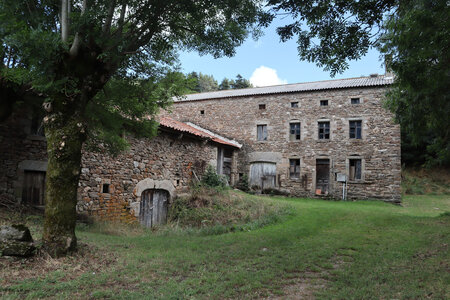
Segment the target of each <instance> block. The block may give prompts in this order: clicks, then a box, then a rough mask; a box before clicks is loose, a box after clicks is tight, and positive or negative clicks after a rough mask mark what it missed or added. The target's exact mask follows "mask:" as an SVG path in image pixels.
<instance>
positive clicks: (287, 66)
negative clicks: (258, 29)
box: [180, 20, 384, 86]
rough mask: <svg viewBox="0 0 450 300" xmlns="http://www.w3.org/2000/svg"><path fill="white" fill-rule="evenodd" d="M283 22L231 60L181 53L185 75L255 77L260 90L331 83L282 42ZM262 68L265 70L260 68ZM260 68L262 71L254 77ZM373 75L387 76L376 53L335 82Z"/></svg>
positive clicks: (248, 42)
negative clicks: (194, 72) (283, 84)
mask: <svg viewBox="0 0 450 300" xmlns="http://www.w3.org/2000/svg"><path fill="white" fill-rule="evenodd" d="M281 22H282V21H280V20H278V21H275V22H274V23H273V24H272V25H271V26H270V27H269V28H266V29H265V30H264V32H265V35H264V36H262V37H260V38H259V39H258V40H257V41H254V40H253V39H252V38H251V37H249V38H248V39H247V40H246V41H245V43H244V44H243V45H242V46H240V47H239V48H237V50H236V55H235V56H233V57H231V58H228V57H224V58H219V59H214V58H213V57H212V56H211V55H205V56H199V55H198V54H197V53H196V52H183V53H181V55H180V61H181V67H182V72H184V73H189V72H192V71H196V72H201V73H203V74H208V75H213V76H214V78H215V79H216V80H217V81H218V82H219V83H220V81H222V79H223V78H224V77H227V78H230V79H233V78H235V77H236V75H237V74H241V75H242V76H243V77H244V78H247V79H250V78H252V75H254V77H253V81H254V82H258V83H259V84H258V85H261V86H262V85H271V84H282V83H297V82H306V81H318V80H327V79H332V78H331V77H330V73H329V72H325V71H323V69H321V68H319V67H317V66H316V65H315V64H314V63H308V62H305V61H300V60H299V57H298V52H297V45H296V42H295V38H294V39H293V40H290V41H288V42H285V43H281V42H280V39H279V37H278V35H277V34H276V32H275V28H276V27H277V25H278V26H279V25H280V24H281ZM261 66H264V67H265V68H260V67H261ZM258 68H260V69H259V70H258V71H257V72H256V73H255V74H254V72H255V70H256V69H258ZM275 72H276V74H275ZM372 73H378V74H383V73H384V68H383V66H382V62H381V61H380V60H379V53H378V51H376V50H374V49H373V50H371V51H370V52H369V53H368V54H367V55H366V56H365V57H363V58H362V59H361V60H359V61H351V62H350V67H349V69H348V70H346V71H345V72H344V73H342V74H337V75H336V76H335V78H336V79H338V78H349V77H359V76H362V75H369V74H372ZM254 85H255V84H254Z"/></svg>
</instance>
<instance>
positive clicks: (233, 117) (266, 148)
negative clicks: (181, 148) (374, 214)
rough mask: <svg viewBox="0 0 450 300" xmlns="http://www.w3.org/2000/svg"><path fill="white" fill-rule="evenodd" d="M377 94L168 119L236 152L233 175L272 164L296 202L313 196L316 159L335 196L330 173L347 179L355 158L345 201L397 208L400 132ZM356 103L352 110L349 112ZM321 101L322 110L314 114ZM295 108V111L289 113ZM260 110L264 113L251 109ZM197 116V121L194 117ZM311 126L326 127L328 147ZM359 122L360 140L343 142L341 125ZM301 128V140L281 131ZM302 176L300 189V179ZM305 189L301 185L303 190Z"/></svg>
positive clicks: (224, 107) (298, 98) (320, 96)
mask: <svg viewBox="0 0 450 300" xmlns="http://www.w3.org/2000/svg"><path fill="white" fill-rule="evenodd" d="M385 91H386V89H385V88H383V87H364V88H347V89H335V90H323V91H311V92H299V93H285V94H272V95H256V96H245V97H234V98H223V99H210V100H200V101H186V102H176V103H175V104H174V106H173V107H172V111H173V113H171V114H168V113H165V114H168V115H169V116H171V117H173V118H175V119H177V120H180V121H190V122H193V123H196V124H198V125H200V126H202V127H204V128H207V129H210V130H212V131H215V132H218V133H220V134H221V135H223V136H225V137H228V138H232V139H235V140H237V141H238V142H239V143H241V144H243V145H244V146H243V148H242V149H241V151H240V152H239V158H238V168H239V172H240V173H248V172H249V168H250V162H251V161H252V160H253V161H258V160H260V161H267V160H268V161H272V160H273V161H275V162H276V167H277V174H278V178H277V181H278V182H279V188H281V189H284V190H285V191H287V192H289V193H291V194H293V195H298V196H312V195H314V194H315V188H316V182H315V179H316V178H315V176H316V173H315V172H316V159H320V158H328V159H330V168H331V170H330V180H331V181H330V194H331V195H332V196H334V197H336V198H338V197H340V196H341V194H342V184H341V183H338V182H337V181H336V180H335V174H336V173H345V174H348V173H349V166H348V164H349V159H350V158H360V159H362V165H363V172H362V174H363V178H362V180H357V181H353V182H350V183H349V186H348V196H349V198H352V199H367V198H377V199H382V200H386V201H395V202H397V201H400V198H401V194H400V182H401V173H400V172H401V158H400V128H399V125H397V124H395V123H394V121H393V115H392V114H391V113H390V112H389V111H387V110H386V109H385V108H383V105H382V101H383V96H384V94H385ZM351 98H360V101H361V103H360V104H351ZM320 100H328V103H329V104H328V106H320ZM291 102H298V107H291ZM260 104H265V107H266V108H265V109H259V105H260ZM201 111H203V113H201ZM318 120H329V121H330V131H331V137H330V140H319V139H318V124H317V123H318ZM350 120H361V121H362V126H363V135H362V139H360V140H359V139H358V140H357V139H349V121H350ZM291 121H298V122H300V124H301V139H300V140H299V141H292V142H291V141H289V123H290V122H291ZM258 124H267V127H268V140H267V141H257V138H256V136H257V132H256V128H257V125H258ZM290 158H300V163H301V171H300V179H290V178H289V159H290ZM304 175H306V182H304V181H302V177H303V176H304ZM305 183H306V184H305Z"/></svg>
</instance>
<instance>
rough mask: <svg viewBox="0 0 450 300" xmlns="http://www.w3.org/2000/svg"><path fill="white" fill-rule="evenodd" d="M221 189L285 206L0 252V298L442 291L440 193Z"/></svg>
mask: <svg viewBox="0 0 450 300" xmlns="http://www.w3.org/2000/svg"><path fill="white" fill-rule="evenodd" d="M229 193H231V194H235V195H236V196H239V197H245V198H246V199H250V200H253V201H255V202H261V201H266V202H267V203H272V204H273V205H282V206H285V205H288V206H291V207H292V209H293V211H294V212H293V215H291V216H290V217H289V218H285V219H283V220H282V221H281V222H278V223H275V224H271V225H269V226H264V227H260V228H257V229H254V230H253V229H250V230H243V231H239V232H233V233H227V234H221V235H203V234H192V230H167V231H164V232H163V234H159V233H157V234H154V233H150V232H149V231H143V232H142V233H137V234H135V233H134V232H133V231H131V233H130V234H127V233H126V232H124V233H123V234H120V235H117V234H109V233H106V232H105V233H101V230H98V228H95V227H83V228H82V230H80V229H78V231H77V235H78V236H79V239H80V242H81V243H80V244H81V247H80V249H81V252H80V253H79V254H77V255H76V256H73V257H67V258H60V259H51V258H46V257H38V258H35V259H34V261H30V260H16V261H13V260H8V259H4V258H2V259H0V297H4V298H7V299H24V298H28V299H32V298H52V297H55V295H58V297H59V298H84V299H85V298H90V299H104V298H112V299H119V298H122V299H123V298H127V299H142V298H154V299H161V298H165V299H167V298H195V299H199V298H208V299H224V298H263V297H271V296H278V295H284V296H283V297H287V298H296V297H297V296H298V295H302V294H301V293H303V292H305V291H306V292H307V293H306V294H307V295H309V296H308V297H310V298H311V297H314V296H316V297H318V298H321V299H332V298H333V299H424V298H430V299H448V298H449V297H450V289H449V285H448V282H449V280H450V272H449V264H448V262H449V260H450V251H449V245H450V218H449V217H448V213H445V212H448V211H450V201H449V199H448V196H445V195H441V196H405V197H404V199H403V200H404V203H403V207H401V206H393V205H391V204H386V203H382V202H378V201H360V202H342V201H340V202H334V201H333V202H330V201H323V200H313V199H293V198H289V199H288V198H282V197H273V198H272V197H270V198H269V197H259V196H251V195H246V194H243V193H240V192H235V191H229ZM124 228H126V227H124ZM169 229H170V226H169ZM85 245H86V246H85Z"/></svg>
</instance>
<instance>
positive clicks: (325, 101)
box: [320, 100, 328, 106]
mask: <svg viewBox="0 0 450 300" xmlns="http://www.w3.org/2000/svg"><path fill="white" fill-rule="evenodd" d="M320 106H328V100H320Z"/></svg>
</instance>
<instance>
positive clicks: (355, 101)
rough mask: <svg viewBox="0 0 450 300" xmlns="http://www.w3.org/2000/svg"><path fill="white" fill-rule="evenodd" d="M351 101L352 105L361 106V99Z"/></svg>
mask: <svg viewBox="0 0 450 300" xmlns="http://www.w3.org/2000/svg"><path fill="white" fill-rule="evenodd" d="M350 101H351V103H352V104H360V103H361V100H360V99H359V98H352V99H351V100H350Z"/></svg>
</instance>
